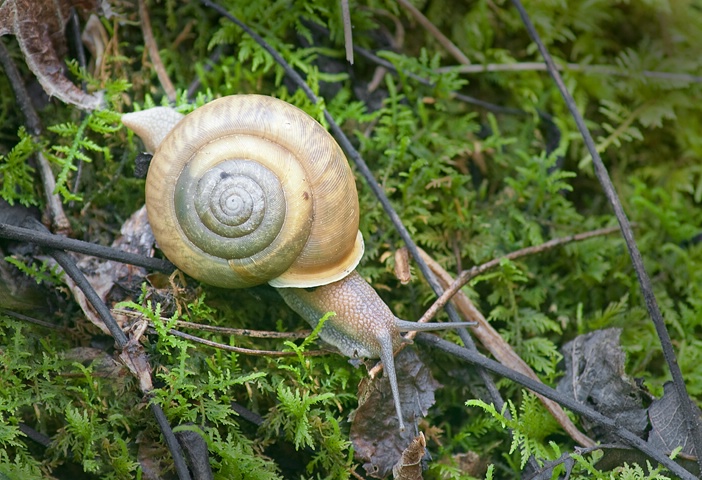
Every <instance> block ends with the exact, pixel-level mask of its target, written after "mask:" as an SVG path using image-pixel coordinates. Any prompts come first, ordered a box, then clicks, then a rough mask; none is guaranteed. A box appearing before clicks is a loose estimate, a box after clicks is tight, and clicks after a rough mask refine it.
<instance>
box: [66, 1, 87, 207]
mask: <svg viewBox="0 0 702 480" xmlns="http://www.w3.org/2000/svg"><path fill="white" fill-rule="evenodd" d="M68 25H69V26H70V28H69V31H70V33H71V38H72V42H73V47H74V48H75V50H76V57H77V60H78V65H80V68H82V69H83V70H85V69H86V67H87V60H86V58H85V48H84V47H83V40H82V39H81V38H80V19H79V18H78V13H77V12H76V9H75V8H74V7H71V18H70V20H69V23H68ZM80 86H81V90H83V91H84V92H85V91H86V83H85V80H81V82H80ZM84 116H85V112H81V117H84ZM80 150H81V152H82V151H83V150H84V149H83V148H81V149H80ZM83 164H84V162H83V159H82V158H81V159H80V160H79V161H78V170H77V171H76V175H75V179H74V181H73V193H76V194H77V193H78V191H79V189H80V179H81V178H82V177H83Z"/></svg>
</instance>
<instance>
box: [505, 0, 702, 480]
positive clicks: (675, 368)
mask: <svg viewBox="0 0 702 480" xmlns="http://www.w3.org/2000/svg"><path fill="white" fill-rule="evenodd" d="M512 4H513V5H514V6H515V8H516V9H517V11H518V12H519V16H520V17H521V18H522V22H523V23H524V26H525V27H526V29H527V31H528V32H529V36H530V37H531V38H532V40H533V41H534V42H535V43H536V46H537V47H538V49H539V52H540V53H541V56H542V57H543V58H544V61H545V62H546V65H547V66H548V70H549V73H550V74H551V77H552V78H553V81H554V82H555V83H556V86H557V87H558V90H559V91H560V93H561V96H562V97H563V100H564V101H565V103H566V106H567V107H568V110H569V111H570V113H571V115H572V116H573V119H574V120H575V123H576V125H577V126H578V130H579V131H580V134H581V135H582V137H583V140H584V142H585V145H586V146H587V149H588V151H589V152H590V155H592V163H593V166H594V168H595V174H596V175H597V179H598V180H599V181H600V184H601V185H602V189H603V191H604V193H605V196H606V197H607V200H608V201H609V203H610V205H611V206H612V209H613V210H614V214H615V216H616V217H617V221H618V222H619V226H620V228H621V232H622V235H623V236H624V240H625V241H626V246H627V249H628V250H629V256H630V257H631V262H632V264H633V266H634V270H635V271H636V276H637V277H638V280H639V285H640V287H641V293H642V294H643V297H644V300H645V303H646V308H647V309H648V313H649V315H650V316H651V319H652V320H653V324H654V326H655V328H656V333H657V334H658V338H659V339H660V341H661V347H662V349H663V356H664V357H665V361H666V363H667V364H668V369H669V370H670V374H671V376H672V378H673V384H674V385H675V391H676V392H677V395H678V399H679V401H680V405H681V407H682V409H683V416H684V417H685V419H686V420H687V428H688V434H689V436H690V437H691V438H692V442H693V445H694V446H695V454H696V457H697V463H698V465H699V467H700V470H702V433H701V432H700V418H699V415H698V414H697V413H696V412H697V409H696V407H695V405H693V402H692V399H691V398H690V396H689V394H688V393H687V388H686V387H685V381H684V379H683V376H682V372H681V371H680V365H679V364H678V361H677V359H676V358H675V351H674V349H673V344H672V342H671V340H670V335H669V334H668V330H667V329H666V326H665V321H664V320H663V315H662V314H661V311H660V309H659V307H658V302H657V301H656V296H655V294H654V292H653V286H652V285H651V279H650V278H649V276H648V273H646V269H645V267H644V264H643V259H642V258H641V252H639V248H638V246H637V245H636V241H635V240H634V233H633V231H632V229H631V224H630V223H629V219H628V218H627V216H626V213H625V212H624V208H623V207H622V204H621V202H620V200H619V196H618V195H617V192H616V190H615V189H614V185H613V184H612V180H611V179H610V178H609V173H608V172H607V168H606V167H605V165H604V163H603V162H602V158H601V157H600V155H599V153H597V147H596V145H595V141H594V140H593V139H592V135H591V134H590V131H589V130H588V128H587V126H586V125H585V120H584V118H583V117H582V115H581V114H580V112H579V111H578V107H577V105H576V104H575V100H574V99H573V97H572V96H571V94H570V92H568V89H567V88H566V86H565V83H563V79H562V78H561V75H560V73H558V68H556V65H555V63H554V61H553V58H551V54H550V53H549V52H548V50H547V48H546V46H545V45H544V43H543V42H542V41H541V38H540V37H539V34H538V32H537V31H536V28H535V27H534V24H533V23H532V22H531V19H530V18H529V15H528V14H527V12H526V10H525V9H524V6H523V5H522V3H521V2H520V1H519V0H512Z"/></svg>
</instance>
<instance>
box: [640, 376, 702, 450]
mask: <svg viewBox="0 0 702 480" xmlns="http://www.w3.org/2000/svg"><path fill="white" fill-rule="evenodd" d="M695 410H696V412H697V416H698V417H699V416H700V415H701V413H700V409H699V408H697V407H696V408H695ZM648 418H649V419H650V420H651V432H650V433H649V434H648V443H649V444H650V445H652V446H653V447H654V448H656V449H658V450H662V451H664V452H665V453H666V454H670V453H671V452H672V451H673V450H675V449H676V448H677V447H682V450H681V453H683V454H685V455H690V456H692V455H694V452H695V445H694V443H693V441H692V438H690V432H689V431H688V428H687V425H688V422H687V419H685V417H684V416H683V409H682V407H681V406H680V398H679V397H678V394H677V393H676V391H675V388H674V387H673V384H672V383H671V382H667V383H666V384H665V385H663V396H662V397H661V398H659V399H657V400H654V401H653V403H652V404H651V406H650V407H649V408H648Z"/></svg>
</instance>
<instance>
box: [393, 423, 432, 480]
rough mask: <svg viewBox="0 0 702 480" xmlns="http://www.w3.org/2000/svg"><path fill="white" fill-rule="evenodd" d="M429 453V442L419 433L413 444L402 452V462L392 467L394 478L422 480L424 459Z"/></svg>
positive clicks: (397, 479)
mask: <svg viewBox="0 0 702 480" xmlns="http://www.w3.org/2000/svg"><path fill="white" fill-rule="evenodd" d="M426 453H427V441H426V439H425V438H424V434H423V433H422V432H419V435H417V436H416V437H415V438H414V440H412V443H410V444H409V446H408V447H407V448H405V451H404V452H402V457H401V458H400V460H399V461H398V462H397V463H396V464H395V466H394V467H392V476H393V478H395V479H396V480H422V478H424V477H423V475H422V458H424V454H426Z"/></svg>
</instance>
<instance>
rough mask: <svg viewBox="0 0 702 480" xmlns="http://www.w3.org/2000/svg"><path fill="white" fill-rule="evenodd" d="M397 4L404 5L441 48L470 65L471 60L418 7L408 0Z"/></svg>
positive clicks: (459, 60) (398, 1)
mask: <svg viewBox="0 0 702 480" xmlns="http://www.w3.org/2000/svg"><path fill="white" fill-rule="evenodd" d="M397 3H399V4H400V5H402V7H403V8H404V9H405V10H407V11H408V12H409V13H410V14H411V15H412V16H413V17H414V19H415V20H417V22H419V24H420V25H421V26H422V27H424V28H425V29H426V30H427V31H428V32H429V33H430V34H431V35H432V36H433V37H434V38H436V41H437V42H439V43H440V44H441V46H442V47H444V48H445V49H446V51H448V52H449V53H450V54H451V55H452V56H453V58H455V59H456V60H458V62H459V63H462V64H464V65H470V60H469V59H468V57H466V56H465V54H464V53H463V52H462V51H461V49H460V48H458V47H457V46H456V44H454V43H453V42H452V41H451V40H449V39H448V37H447V36H446V35H444V34H443V33H441V30H439V29H438V28H436V25H434V24H433V23H431V21H430V20H429V19H428V18H427V17H425V16H424V14H423V13H422V12H420V11H419V10H418V9H417V7H415V6H414V5H412V4H411V3H410V2H409V1H408V0H397Z"/></svg>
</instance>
